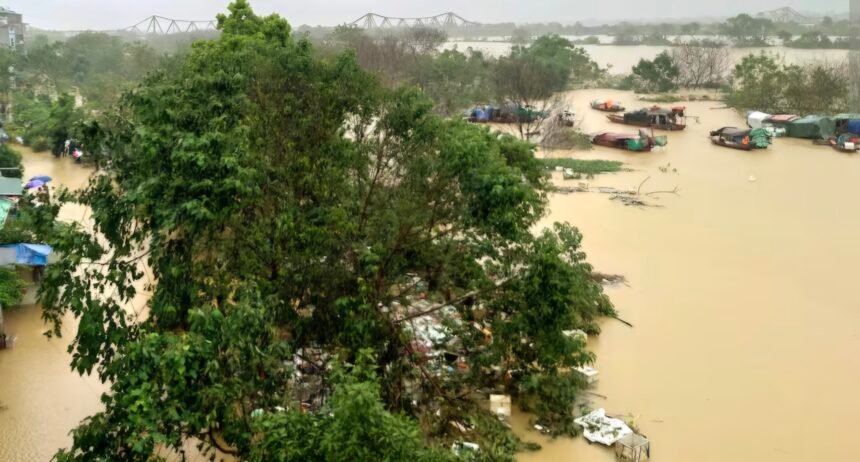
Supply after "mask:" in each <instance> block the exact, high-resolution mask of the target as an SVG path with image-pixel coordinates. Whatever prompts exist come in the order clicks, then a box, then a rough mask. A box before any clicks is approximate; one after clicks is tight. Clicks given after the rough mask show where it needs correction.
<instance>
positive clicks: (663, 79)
mask: <svg viewBox="0 0 860 462" xmlns="http://www.w3.org/2000/svg"><path fill="white" fill-rule="evenodd" d="M633 75H635V76H636V77H638V78H640V79H641V80H642V81H643V82H644V84H645V88H646V89H648V90H650V91H659V92H665V91H670V90H674V89H675V88H677V87H678V85H677V79H678V77H679V76H680V75H681V70H680V69H679V68H678V65H677V64H676V63H675V61H674V60H673V59H672V57H671V56H670V55H669V53H668V52H666V51H664V52H662V53H660V54H659V55H657V56H656V57H655V58H654V59H653V60H650V61H649V60H647V59H640V60H639V64H637V65H636V66H634V67H633Z"/></svg>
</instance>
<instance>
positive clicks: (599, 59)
mask: <svg viewBox="0 0 860 462" xmlns="http://www.w3.org/2000/svg"><path fill="white" fill-rule="evenodd" d="M511 46H512V45H511V44H510V43H507V42H481V41H474V42H470V41H450V42H447V43H445V44H444V45H443V46H442V48H443V49H451V48H454V47H456V48H457V49H458V50H460V51H465V50H467V49H469V48H471V49H473V50H478V51H482V52H483V53H485V54H487V55H490V56H501V55H505V54H507V53H509V52H510V51H511ZM577 47H580V48H583V49H585V51H587V52H588V54H589V55H590V56H591V59H593V60H594V61H595V62H596V63H597V64H598V65H600V67H602V68H609V73H610V74H614V75H622V74H629V73H630V70H631V69H632V68H633V66H635V65H636V64H638V63H639V60H640V59H654V57H656V56H657V55H659V54H660V53H662V52H664V51H667V50H668V51H669V52H671V51H672V48H671V47H666V46H651V45H641V46H615V45H577ZM762 51H763V52H766V53H771V54H775V55H777V56H780V57H782V58H783V59H784V60H785V62H786V63H787V64H803V63H808V62H830V63H841V62H843V61H845V60H846V59H847V58H848V50H808V49H801V48H786V47H782V46H778V47H767V48H729V54H730V56H731V58H732V62H733V63H737V62H739V61H740V60H741V59H742V58H743V57H744V56H746V55H748V54H750V53H760V52H762Z"/></svg>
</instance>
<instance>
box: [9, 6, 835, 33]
mask: <svg viewBox="0 0 860 462" xmlns="http://www.w3.org/2000/svg"><path fill="white" fill-rule="evenodd" d="M228 3H229V1H228V0H0V5H4V4H5V5H6V6H8V7H9V8H11V9H13V10H15V11H17V12H19V13H23V14H24V20H25V21H26V22H28V23H29V24H32V25H33V26H35V27H39V28H43V29H66V30H79V29H121V28H125V27H128V26H131V25H133V24H135V23H137V22H138V21H140V20H141V19H143V18H145V17H147V16H149V15H152V14H158V15H161V16H166V17H170V18H174V19H194V20H198V19H209V18H212V17H214V16H215V14H216V13H218V12H220V11H224V10H225V9H226V6H227V4H228ZM251 5H252V6H253V8H254V10H255V11H256V12H257V13H261V14H268V13H272V12H277V13H279V14H280V15H282V16H284V17H286V18H287V19H288V20H289V21H290V23H291V24H293V25H296V26H298V25H301V24H310V25H317V24H321V25H336V24H340V23H344V22H351V21H352V20H354V19H356V18H358V17H359V16H361V15H363V14H364V13H367V12H375V13H380V14H385V15H388V16H410V17H411V16H429V15H435V14H438V13H442V12H446V11H454V12H456V13H459V14H460V15H461V16H463V17H465V18H466V19H469V20H472V21H477V22H503V21H506V22H507V21H512V22H542V21H558V22H564V23H567V22H570V23H572V22H575V21H587V20H593V19H604V20H610V21H611V20H613V19H617V20H622V19H628V20H635V19H642V20H645V19H648V20H656V19H662V18H690V17H723V16H731V15H734V14H737V13H741V12H752V13H756V12H759V11H764V10H770V9H774V8H777V7H781V6H791V7H793V8H795V9H797V10H799V11H821V12H828V13H829V12H841V11H847V10H848V0H753V1H750V0H720V1H701V0H700V1H695V0H600V1H596V2H595V1H580V0H469V1H463V0H431V1H428V0H374V1H370V0H251ZM583 5H587V7H584V6H583ZM753 5H754V6H753Z"/></svg>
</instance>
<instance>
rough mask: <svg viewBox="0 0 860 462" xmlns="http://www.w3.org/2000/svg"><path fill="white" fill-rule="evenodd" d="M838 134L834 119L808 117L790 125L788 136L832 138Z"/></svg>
mask: <svg viewBox="0 0 860 462" xmlns="http://www.w3.org/2000/svg"><path fill="white" fill-rule="evenodd" d="M835 133H836V124H835V123H834V122H833V119H831V118H830V117H825V116H816V115H811V116H806V117H803V118H801V119H797V120H793V121H792V122H791V123H790V124H788V136H791V137H794V138H807V139H822V138H831V137H832V136H833V135H834V134H835Z"/></svg>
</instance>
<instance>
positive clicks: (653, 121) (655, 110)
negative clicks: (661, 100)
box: [606, 106, 687, 131]
mask: <svg viewBox="0 0 860 462" xmlns="http://www.w3.org/2000/svg"><path fill="white" fill-rule="evenodd" d="M685 109H686V108H684V107H683V106H678V107H673V108H671V109H663V108H660V107H657V106H654V107H652V108H649V109H640V110H638V111H634V112H625V113H624V115H619V114H610V115H608V116H606V118H608V119H609V120H610V121H611V122H614V123H617V124H624V125H634V126H637V127H648V128H656V129H658V130H669V131H677V130H683V129H685V128H687V118H686V116H685V115H684V110H685Z"/></svg>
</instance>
